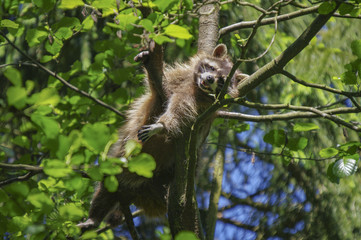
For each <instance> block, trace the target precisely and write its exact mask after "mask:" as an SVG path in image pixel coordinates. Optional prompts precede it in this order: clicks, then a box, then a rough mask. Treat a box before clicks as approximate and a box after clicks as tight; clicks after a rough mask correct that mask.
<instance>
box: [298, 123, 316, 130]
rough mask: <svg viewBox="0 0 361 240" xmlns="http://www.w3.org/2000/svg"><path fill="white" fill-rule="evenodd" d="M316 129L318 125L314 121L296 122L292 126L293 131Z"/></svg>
mask: <svg viewBox="0 0 361 240" xmlns="http://www.w3.org/2000/svg"><path fill="white" fill-rule="evenodd" d="M316 129H319V126H318V125H316V124H314V123H296V124H295V125H294V126H293V131H295V132H307V131H311V130H316Z"/></svg>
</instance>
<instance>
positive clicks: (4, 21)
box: [0, 19, 19, 29]
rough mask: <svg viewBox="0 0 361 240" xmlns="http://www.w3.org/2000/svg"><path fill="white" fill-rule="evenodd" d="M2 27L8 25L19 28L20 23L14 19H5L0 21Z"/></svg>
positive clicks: (7, 26)
mask: <svg viewBox="0 0 361 240" xmlns="http://www.w3.org/2000/svg"><path fill="white" fill-rule="evenodd" d="M0 27H6V28H15V29H16V28H18V27H19V24H17V23H14V22H13V21H11V20H9V19H4V20H1V21H0Z"/></svg>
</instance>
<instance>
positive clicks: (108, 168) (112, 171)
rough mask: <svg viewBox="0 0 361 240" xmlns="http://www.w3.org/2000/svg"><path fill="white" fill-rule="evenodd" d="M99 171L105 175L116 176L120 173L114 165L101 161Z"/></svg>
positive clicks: (120, 170) (119, 169)
mask: <svg viewBox="0 0 361 240" xmlns="http://www.w3.org/2000/svg"><path fill="white" fill-rule="evenodd" d="M100 171H101V172H102V173H104V174H107V175H116V174H119V173H121V172H122V168H121V167H120V166H119V165H117V164H116V163H113V162H110V161H103V162H101V163H100Z"/></svg>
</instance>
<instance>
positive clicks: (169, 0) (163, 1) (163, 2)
mask: <svg viewBox="0 0 361 240" xmlns="http://www.w3.org/2000/svg"><path fill="white" fill-rule="evenodd" d="M177 2H178V1H176V0H156V1H154V2H153V3H154V4H155V5H156V6H157V7H158V8H159V10H160V11H161V12H164V11H166V10H168V9H170V8H171V7H172V6H173V5H174V4H175V3H177Z"/></svg>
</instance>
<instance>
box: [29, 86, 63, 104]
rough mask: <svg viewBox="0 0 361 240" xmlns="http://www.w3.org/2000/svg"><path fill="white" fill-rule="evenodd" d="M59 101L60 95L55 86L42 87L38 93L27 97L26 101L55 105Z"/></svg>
mask: <svg viewBox="0 0 361 240" xmlns="http://www.w3.org/2000/svg"><path fill="white" fill-rule="evenodd" d="M59 101H60V96H59V94H58V92H57V90H56V89H55V88H44V89H43V90H41V91H40V92H39V93H34V94H33V95H32V96H31V97H29V100H28V102H29V103H30V104H35V105H52V106H54V107H55V106H56V105H57V104H58V103H59Z"/></svg>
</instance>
